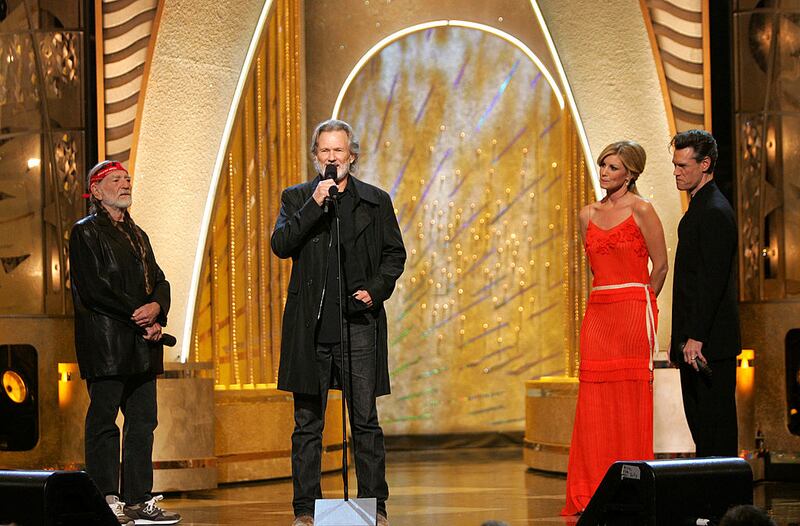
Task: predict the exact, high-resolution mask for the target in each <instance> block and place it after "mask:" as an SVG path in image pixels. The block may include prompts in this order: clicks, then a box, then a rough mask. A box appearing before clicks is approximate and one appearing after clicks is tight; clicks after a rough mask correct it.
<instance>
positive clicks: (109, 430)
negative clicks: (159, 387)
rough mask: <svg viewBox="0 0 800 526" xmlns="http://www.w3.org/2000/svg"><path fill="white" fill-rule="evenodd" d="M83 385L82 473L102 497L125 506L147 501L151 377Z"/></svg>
mask: <svg viewBox="0 0 800 526" xmlns="http://www.w3.org/2000/svg"><path fill="white" fill-rule="evenodd" d="M86 384H87V387H88V388H89V409H88V411H87V412H86V442H85V447H86V472H87V473H89V476H90V477H92V479H94V482H95V483H96V484H97V487H98V488H100V491H101V492H102V493H103V495H119V496H120V498H121V499H122V500H123V501H124V502H125V503H127V504H139V503H142V502H145V501H146V500H149V499H150V498H152V496H151V495H150V492H151V491H152V490H153V431H155V429H156V426H157V425H158V415H157V403H156V377H155V375H152V374H144V375H131V376H110V377H103V378H94V379H89V380H87V381H86ZM120 410H121V411H122V414H123V415H124V416H125V423H124V425H123V428H122V486H121V488H120V463H119V458H120V452H119V427H117V424H116V419H117V413H118V412H119V411H120ZM120 489H121V491H120Z"/></svg>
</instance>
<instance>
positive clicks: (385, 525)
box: [377, 513, 389, 526]
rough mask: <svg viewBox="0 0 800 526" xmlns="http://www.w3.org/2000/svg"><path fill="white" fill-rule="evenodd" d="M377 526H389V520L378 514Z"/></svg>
mask: <svg viewBox="0 0 800 526" xmlns="http://www.w3.org/2000/svg"><path fill="white" fill-rule="evenodd" d="M377 526H389V519H387V518H386V516H385V515H381V514H380V513H379V514H378V525H377Z"/></svg>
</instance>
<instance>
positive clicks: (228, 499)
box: [162, 448, 800, 526]
mask: <svg viewBox="0 0 800 526" xmlns="http://www.w3.org/2000/svg"><path fill="white" fill-rule="evenodd" d="M387 464H388V466H387V469H388V473H387V476H388V479H389V491H390V493H391V497H390V499H389V502H388V511H389V519H390V521H391V524H392V525H393V526H426V525H437V526H438V525H450V524H453V525H458V526H472V525H474V526H479V525H480V524H481V523H482V522H483V521H486V520H489V519H496V520H503V521H505V522H507V523H508V524H509V525H510V526H515V525H522V524H554V525H564V524H570V525H571V524H574V523H575V519H569V518H562V517H559V515H558V512H559V511H560V510H561V507H562V506H563V505H564V491H565V485H566V480H565V478H564V477H563V476H559V475H552V474H547V473H541V472H533V471H528V470H527V469H526V466H525V464H524V463H523V462H522V452H521V450H520V449H518V448H503V449H457V450H452V449H451V450H432V451H418V452H411V453H409V452H392V453H390V454H389V457H388V462H387ZM350 488H351V490H352V491H355V488H356V481H355V474H354V473H353V472H352V470H351V473H350ZM323 491H324V492H325V496H326V497H327V498H341V495H342V480H341V475H338V474H337V475H326V476H325V477H324V478H323ZM754 499H755V504H757V505H759V506H761V507H764V508H767V509H769V510H770V511H771V513H772V515H773V516H774V518H775V520H776V522H778V525H779V526H793V525H798V526H800V484H787V483H780V484H776V483H773V484H759V485H757V486H756V489H755V493H754ZM291 500H292V484H291V481H290V480H281V481H275V482H265V483H258V484H255V483H254V484H236V485H227V486H224V487H222V488H220V489H217V490H213V491H202V492H191V493H185V494H181V495H169V496H168V498H167V499H166V500H165V501H164V502H163V503H162V504H163V505H164V508H166V509H169V510H175V511H177V512H179V513H181V515H183V517H184V520H183V521H182V523H181V524H182V525H183V526H218V525H237V526H250V525H276V526H284V525H285V526H289V525H290V524H291V522H292V508H291Z"/></svg>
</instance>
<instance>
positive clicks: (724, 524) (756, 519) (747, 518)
mask: <svg viewBox="0 0 800 526" xmlns="http://www.w3.org/2000/svg"><path fill="white" fill-rule="evenodd" d="M719 526H775V521H773V520H772V519H770V518H769V515H767V514H766V513H764V512H763V511H761V510H760V509H758V508H756V507H755V506H751V505H750V504H743V505H741V506H735V507H733V508H731V509H729V510H728V512H727V513H725V515H724V516H723V517H722V520H721V521H720V523H719Z"/></svg>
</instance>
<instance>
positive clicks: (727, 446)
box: [680, 358, 739, 457]
mask: <svg viewBox="0 0 800 526" xmlns="http://www.w3.org/2000/svg"><path fill="white" fill-rule="evenodd" d="M708 365H709V367H711V369H712V371H713V374H712V375H711V379H708V378H706V377H704V376H703V375H702V374H699V373H698V372H697V371H695V370H694V367H692V366H691V365H689V364H687V363H681V364H680V370H681V392H682V394H683V409H684V412H685V413H686V422H687V423H688V424H689V430H690V431H691V432H692V439H693V440H694V445H695V448H696V451H697V453H696V456H697V457H719V456H722V457H735V456H738V455H739V444H738V426H737V421H736V358H726V359H723V360H716V361H713V362H709V364H708Z"/></svg>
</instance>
